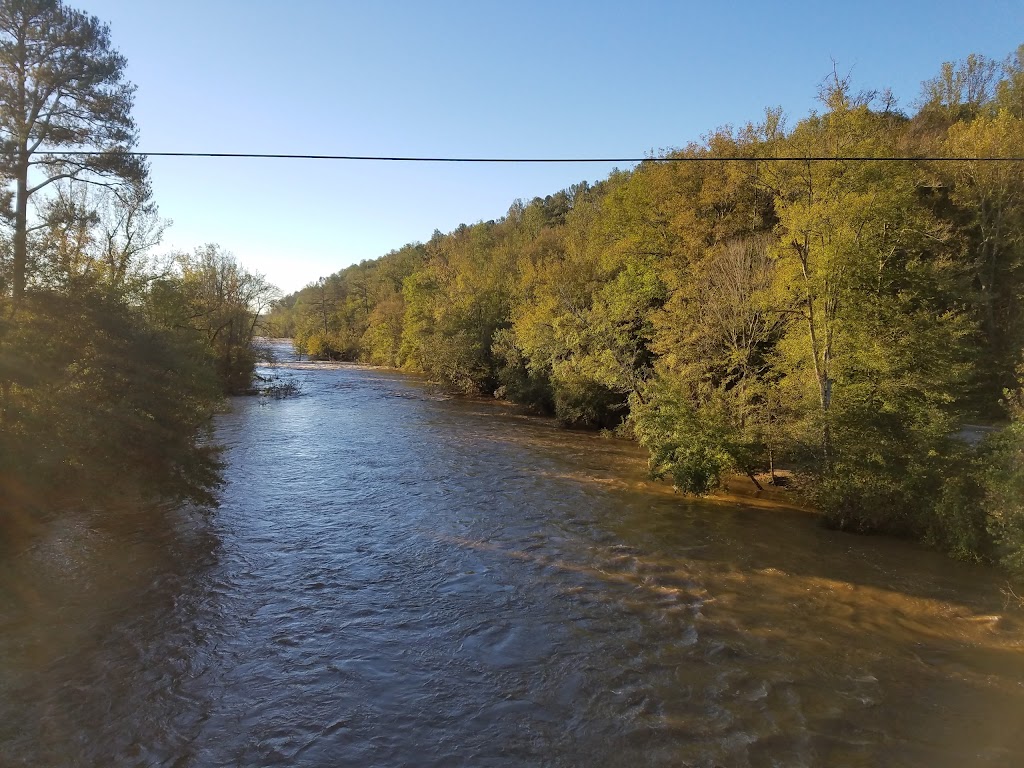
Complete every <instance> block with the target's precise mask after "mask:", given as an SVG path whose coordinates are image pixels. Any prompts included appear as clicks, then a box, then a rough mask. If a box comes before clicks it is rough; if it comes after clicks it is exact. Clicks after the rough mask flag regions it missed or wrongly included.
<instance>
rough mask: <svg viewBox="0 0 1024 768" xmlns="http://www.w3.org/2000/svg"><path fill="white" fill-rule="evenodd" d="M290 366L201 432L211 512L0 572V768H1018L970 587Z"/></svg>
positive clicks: (830, 537) (603, 463)
mask: <svg viewBox="0 0 1024 768" xmlns="http://www.w3.org/2000/svg"><path fill="white" fill-rule="evenodd" d="M279 359H280V358H279ZM285 364H287V363H285ZM292 372H293V373H294V375H295V376H297V377H299V378H301V381H302V396H301V397H298V398H295V399H291V400H282V401H273V402H269V403H261V402H260V401H259V400H258V399H255V398H249V399H242V400H239V401H237V402H236V403H235V407H234V409H233V412H232V413H230V414H227V415H225V416H224V417H222V418H221V419H220V420H219V423H218V435H219V439H220V440H222V441H223V442H224V443H225V445H226V446H227V459H228V461H229V467H228V470H227V485H226V487H225V489H224V492H223V503H222V506H221V508H220V509H219V510H218V511H217V512H216V513H215V514H214V515H213V516H212V518H210V519H208V520H206V519H203V518H201V517H198V518H197V517H193V516H191V515H189V514H187V513H180V512H174V511H168V512H166V513H165V514H164V516H162V517H160V516H157V517H154V516H152V515H149V514H148V513H145V512H143V511H137V512H136V513H135V514H134V515H132V514H129V515H126V516H117V517H110V518H108V519H109V520H116V521H117V522H116V524H102V523H100V522H98V518H90V517H88V516H80V517H76V518H70V519H62V520H60V521H56V522H55V523H54V525H53V526H52V529H51V530H49V532H48V533H47V535H45V536H42V537H39V538H38V539H37V540H36V542H35V543H34V544H33V545H32V546H28V547H25V548H24V549H23V550H22V551H20V552H18V553H16V554H14V555H13V556H12V555H11V554H10V553H8V554H7V555H5V556H4V557H3V558H2V559H0V589H2V592H0V594H2V597H0V601H2V602H0V654H2V660H3V661H2V664H0V743H2V746H3V749H2V753H3V755H4V756H5V758H6V759H7V761H8V762H10V763H13V764H14V765H32V766H37V765H74V764H103V765H121V764H124V765H168V766H172V765H173V766H193V765H194V766H234V765H289V766H290V765H325V766H327V765H330V766H334V765H359V766H365V765H380V766H390V765H426V766H431V765H436V766H451V765H473V766H476V765H492V766H493V765H523V764H531V765H539V764H543V765H567V766H571V765H588V766H603V765H607V766H617V765H622V766H627V765H628V766H633V765H665V766H679V765H683V766H707V767H708V768H711V767H712V766H716V765H728V766H771V765H787V766H789V765H794V766H796V765H852V766H860V765H864V766H869V765H929V766H972V765H978V766H1014V765H1020V764H1024V732H1022V731H1021V729H1020V728H1019V715H1020V713H1021V712H1024V685H1022V681H1024V646H1022V643H1024V639H1022V632H1021V620H1020V616H1019V615H1017V614H1014V613H1012V612H1010V611H1007V610H1005V609H1004V606H1003V605H1002V600H1001V596H1000V594H999V586H1000V584H1001V580H1000V578H999V577H998V575H996V574H995V573H994V572H992V571H989V570H986V569H983V568H971V567H967V566H964V565H962V564H958V563H952V562H950V561H948V560H946V559H944V558H941V557H940V556H938V555H936V554H935V553H932V552H928V551H926V550H923V549H921V548H919V547H916V546H912V545H908V544H907V543H906V542H900V541H894V540H889V539H877V538H876V539H865V538H859V537H854V536H850V535H848V534H842V533H837V532H833V531H827V530H825V529H823V528H821V527H819V526H818V525H817V524H816V521H815V519H814V518H813V516H811V515H808V514H807V513H802V512H793V511H789V510H785V509H776V508H754V507H752V506H744V505H726V504H710V503H703V502H701V503H697V502H693V501H688V500H686V499H683V498H681V497H679V496H675V495H673V494H672V493H671V491H670V489H668V488H667V487H665V486H663V485H660V484H656V483H651V482H649V481H648V480H647V479H646V472H645V466H644V461H643V457H642V455H641V453H640V451H639V450H638V449H637V447H636V446H635V445H632V444H630V443H626V442H622V441H617V440H605V439H602V438H600V437H598V436H596V435H591V434H582V433H576V432H569V431H566V430H561V429H558V428H557V427H555V426H554V425H552V424H551V423H550V422H547V421H545V420H542V419H537V418H534V417H530V416H525V415H523V414H518V413H516V412H514V411H512V410H510V409H508V408H506V407H503V406H500V405H497V404H491V403H486V402H482V401H473V400H462V399H458V398H450V397H448V396H447V395H444V394H443V393H441V392H439V391H437V390H434V389H432V388H430V387H429V386H427V385H424V384H423V383H421V382H418V381H416V380H414V379H408V378H405V377H403V376H401V375H399V374H396V373H393V372H388V371H376V370H365V369H359V368H353V367H347V366H340V365H333V366H317V365H312V364H303V366H301V367H295V368H293V370H292Z"/></svg>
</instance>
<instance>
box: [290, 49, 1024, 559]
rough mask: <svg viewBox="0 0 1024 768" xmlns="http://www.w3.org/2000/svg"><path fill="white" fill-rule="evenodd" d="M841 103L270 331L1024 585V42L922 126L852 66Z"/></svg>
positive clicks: (374, 265) (362, 270)
mask: <svg viewBox="0 0 1024 768" xmlns="http://www.w3.org/2000/svg"><path fill="white" fill-rule="evenodd" d="M820 100H821V106H820V109H819V110H818V111H814V112H812V113H811V114H809V115H807V116H806V117H804V118H802V119H800V120H799V121H797V122H796V123H795V124H793V125H792V126H790V125H788V124H787V121H786V119H785V117H784V115H783V114H782V112H781V111H780V110H775V109H769V110H767V111H766V113H765V115H764V117H763V118H762V119H761V120H759V121H757V122H751V123H750V124H748V125H745V126H743V127H741V128H738V129H737V128H731V127H727V128H722V129H719V130H715V131H713V132H711V133H710V134H708V135H707V136H706V137H705V138H704V139H703V140H702V141H700V142H698V143H693V144H690V145H688V146H686V147H684V148H682V149H678V150H674V151H671V152H669V153H666V154H665V155H663V156H661V157H660V158H652V160H651V161H648V162H644V163H641V164H640V165H639V166H638V167H636V168H635V169H634V170H631V171H615V172H613V173H611V174H610V175H609V176H608V177H607V178H605V179H603V180H602V181H600V182H598V183H596V184H593V185H589V184H587V183H580V184H577V185H574V186H572V187H570V188H569V189H565V190H562V191H560V192H557V193H555V194H552V195H549V196H547V197H544V198H535V199H533V200H531V201H529V202H524V201H516V202H514V203H513V204H512V206H511V207H510V208H509V210H508V212H507V214H506V215H505V216H504V217H502V218H500V219H497V220H494V221H486V222H480V223H477V224H473V225H469V226H467V225H462V226H460V227H458V228H457V229H455V230H454V231H452V232H449V233H447V234H442V233H440V232H435V233H434V235H433V236H432V237H431V238H430V240H429V241H428V242H426V243H414V244H410V245H407V246H405V247H403V248H400V249H398V250H396V251H393V252H391V253H389V254H387V255H385V256H382V257H381V258H378V259H376V260H372V261H365V262H362V263H360V264H355V265H353V266H350V267H347V268H345V269H342V270H341V271H339V272H337V273H335V274H333V275H331V276H330V277H327V278H324V279H321V280H319V281H317V282H316V283H314V284H311V285H308V286H307V287H306V288H304V289H302V290H301V291H299V292H297V293H295V294H292V295H290V296H287V297H285V298H283V299H281V300H280V301H279V302H277V303H276V304H275V306H274V309H273V311H272V313H271V315H270V323H271V328H272V329H274V331H275V332H276V333H278V334H279V335H282V336H290V337H292V338H293V339H294V343H295V346H296V349H297V350H299V351H300V352H302V353H305V354H308V355H310V356H312V357H315V358H320V359H333V360H353V361H355V360H358V361H364V362H369V363H374V364H379V365H386V366H396V367H401V368H405V369H408V370H412V371H420V372H423V373H426V374H427V375H429V376H430V377H432V378H433V379H435V380H437V381H440V382H444V383H445V384H447V385H448V386H450V387H452V388H454V389H457V390H461V391H464V392H469V393H478V394H479V393H483V394H493V395H494V396H496V397H499V398H506V399H509V400H513V401H516V402H519V403H524V404H527V405H529V406H532V407H533V408H536V409H537V410H539V411H542V412H545V413H550V414H553V415H554V416H555V417H557V418H558V419H559V420H561V421H562V422H563V423H565V424H567V425H571V426H581V427H592V428H606V429H614V430H618V432H619V433H620V434H624V435H628V436H631V437H633V438H635V439H636V440H638V441H639V442H640V443H641V444H642V445H644V446H646V447H647V448H648V449H649V451H650V466H651V470H652V472H653V474H654V475H656V476H659V477H669V478H671V479H672V481H673V482H674V484H675V486H676V487H677V488H678V489H680V490H682V491H685V492H688V493H695V494H703V493H707V492H710V491H712V490H713V489H715V488H717V487H718V486H720V485H721V484H722V482H723V480H724V478H726V477H727V476H728V475H730V474H732V473H735V472H739V473H743V474H746V475H748V476H749V477H750V478H751V480H752V481H753V482H755V483H758V484H763V483H764V482H780V483H781V482H783V481H784V480H785V481H788V482H790V483H791V484H793V485H795V486H797V487H798V489H799V490H800V491H801V492H803V493H805V494H807V495H808V496H809V497H810V498H811V499H812V500H813V501H814V503H815V504H817V506H818V507H819V508H820V509H821V510H822V511H823V512H824V514H825V517H826V519H827V520H828V521H829V522H831V524H833V525H835V526H837V527H839V528H843V529H849V530H856V531H861V532H875V531H885V532H891V533H898V534H903V535H909V536H914V537H918V538H921V539H924V540H926V541H929V542H931V543H932V544H934V545H936V546H938V547H941V548H943V549H945V550H947V551H949V552H951V553H952V554H954V555H956V556H958V557H962V558H966V559H974V560H1001V561H1002V562H1003V563H1005V564H1006V565H1008V566H1010V567H1015V568H1024V466H1022V463H1024V419H1022V416H1024V411H1022V406H1024V402H1022V398H1021V394H1020V391H1021V390H1020V387H1021V378H1022V374H1024V369H1022V368H1021V365H1022V363H1024V360H1022V348H1024V322H1022V321H1024V316H1022V314H1024V240H1022V237H1024V163H1021V162H1009V161H1007V162H995V161H991V160H981V159H971V158H993V157H1004V158H1022V157H1024V46H1022V47H1021V48H1020V49H1018V51H1017V52H1016V53H1015V54H1014V55H1011V56H1010V57H1009V58H1008V59H1007V60H1006V61H1005V62H995V61H992V60H989V59H986V58H985V57H982V56H976V55H972V56H970V57H968V58H967V59H966V60H964V61H960V62H954V63H947V64H944V65H943V66H942V68H941V70H940V72H939V73H938V74H937V75H936V76H935V77H934V78H932V79H930V80H928V81H927V82H925V83H924V84H923V89H922V95H921V97H920V99H919V101H918V102H917V103H916V105H915V107H914V109H913V110H911V111H909V112H908V111H903V110H901V109H900V108H899V107H898V106H897V104H896V101H895V99H894V98H893V96H892V94H891V93H889V92H887V91H883V92H877V91H872V92H855V91H854V90H853V88H852V86H851V83H850V82H849V80H848V79H846V78H843V77H841V76H839V75H838V74H835V73H834V74H833V76H832V77H830V78H829V79H828V80H827V81H826V82H825V83H824V84H823V85H822V87H821V91H820ZM669 158H672V159H679V160H685V162H663V160H665V159H669ZM820 158H866V159H858V160H854V159H826V160H822V159H820ZM894 158H899V159H894ZM906 158H922V159H915V160H908V159H906ZM976 423H980V424H982V425H988V426H995V427H997V429H995V430H992V431H993V432H994V434H993V435H992V436H990V437H988V438H987V439H985V440H981V441H980V442H979V441H975V440H973V439H968V438H966V437H965V436H964V435H963V433H962V430H963V428H964V426H965V425H968V424H976ZM783 470H785V472H784V471H783Z"/></svg>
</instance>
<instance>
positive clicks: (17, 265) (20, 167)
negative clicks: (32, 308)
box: [11, 152, 28, 308]
mask: <svg viewBox="0 0 1024 768" xmlns="http://www.w3.org/2000/svg"><path fill="white" fill-rule="evenodd" d="M16 173H17V175H18V180H17V185H18V189H17V195H16V199H15V207H14V264H13V267H14V282H13V292H12V295H11V298H12V300H13V301H12V303H13V307H14V308H17V307H18V305H19V304H20V303H21V300H22V298H23V297H24V296H25V283H26V277H27V272H28V269H27V264H28V156H27V154H26V153H24V152H22V153H19V157H18V164H17V168H16Z"/></svg>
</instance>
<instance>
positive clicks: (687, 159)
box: [34, 149, 1024, 163]
mask: <svg viewBox="0 0 1024 768" xmlns="http://www.w3.org/2000/svg"><path fill="white" fill-rule="evenodd" d="M34 154H36V155H43V156H49V157H58V156H77V157H83V156H84V157H105V156H117V157H201V158H237V159H255V160H352V161H368V162H394V163H699V162H726V163H730V162H731V163H753V162H759V161H797V162H828V161H832V162H867V161H876V162H984V163H1019V162H1024V157H994V156H986V157H913V156H905V157H869V156H862V155H843V156H834V157H831V156H824V155H823V156H815V157H799V156H796V155H789V156H783V157H732V156H728V157H723V156H700V157H698V156H690V155H687V156H669V157H402V156H385V155H304V154H283V153H272V152H141V151H134V150H133V151H130V152H122V151H120V150H107V151H102V150H101V151H93V150H84V149H82V150H79V149H75V150H69V151H58V150H40V151H37V152H35V153H34Z"/></svg>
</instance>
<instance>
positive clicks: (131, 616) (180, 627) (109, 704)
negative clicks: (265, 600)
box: [0, 505, 220, 766]
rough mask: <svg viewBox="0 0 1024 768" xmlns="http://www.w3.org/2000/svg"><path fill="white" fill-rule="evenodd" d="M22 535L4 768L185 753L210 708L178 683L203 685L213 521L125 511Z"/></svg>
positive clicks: (11, 570)
mask: <svg viewBox="0 0 1024 768" xmlns="http://www.w3.org/2000/svg"><path fill="white" fill-rule="evenodd" d="M20 527H21V528H22V535H20V536H13V535H12V536H8V537H5V541H6V546H4V547H3V548H2V551H0V659H2V660H3V663H2V665H0V702H2V703H0V744H2V745H3V754H4V755H5V756H6V758H5V759H6V760H7V761H10V762H4V763H3V764H4V765H7V764H14V765H19V764H24V765H33V766H36V765H55V766H57V765H79V764H89V763H91V762H92V760H91V758H89V755H93V754H94V748H95V747H94V745H97V744H103V747H102V751H101V753H100V754H105V755H110V756H114V755H116V756H118V759H119V760H122V761H124V762H126V763H133V764H149V761H148V760H147V752H148V749H149V748H148V747H146V746H143V745H147V744H157V743H159V744H161V745H162V747H164V748H167V747H168V746H170V745H172V744H175V743H179V744H182V745H187V743H188V742H189V741H190V737H189V736H188V735H187V734H185V733H176V728H177V727H178V725H179V724H181V723H182V722H183V721H188V720H191V719H192V717H193V715H194V709H195V707H197V706H200V707H201V706H202V704H201V702H198V701H196V700H194V699H189V700H186V699H184V698H182V697H181V696H180V681H181V680H182V679H185V678H187V677H191V676H195V675H198V674H201V673H202V669H201V665H202V653H201V649H202V647H203V645H204V643H205V642H206V638H205V637H204V634H203V631H202V627H203V626H204V624H208V622H205V621H204V620H203V619H202V617H201V614H203V613H204V612H205V613H210V612H211V611H215V610H216V608H215V605H214V604H213V602H212V601H211V584H210V579H209V576H210V574H211V573H212V572H213V571H214V570H215V569H216V566H217V562H218V551H219V547H220V542H219V538H218V536H217V533H216V531H215V530H214V527H213V526H212V525H211V523H210V521H209V520H208V519H207V518H206V517H204V516H203V515H201V514H199V513H196V512H192V511H188V510H176V509H166V508H160V507H152V506H134V505H126V506H125V507H124V508H121V509H108V510H104V511H102V512H101V511H95V510H92V511H84V510H71V511H66V512H65V514H64V515H62V516H54V517H52V518H50V519H44V520H37V521H35V523H34V524H33V525H31V527H30V530H28V531H25V530H24V526H20ZM140 693H141V700H140ZM140 708H142V709H143V710H144V711H145V713H146V720H145V722H139V719H138V714H139V711H140Z"/></svg>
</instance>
